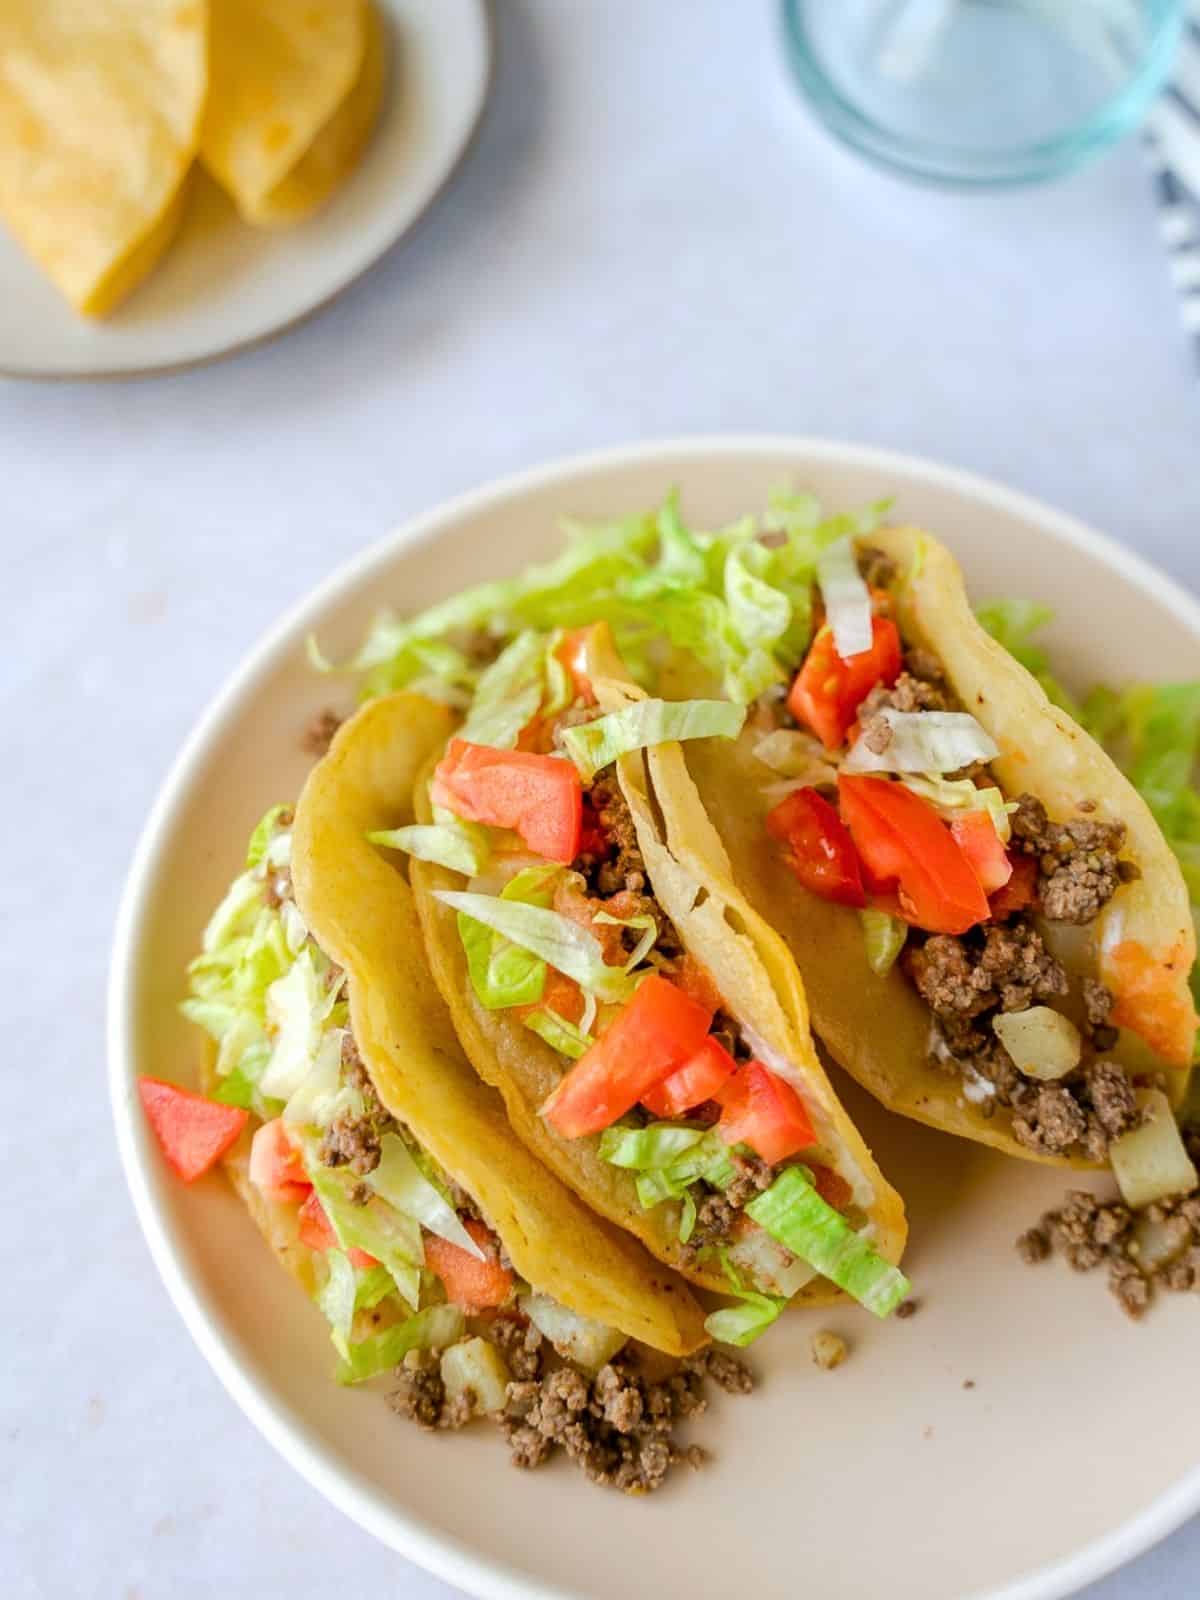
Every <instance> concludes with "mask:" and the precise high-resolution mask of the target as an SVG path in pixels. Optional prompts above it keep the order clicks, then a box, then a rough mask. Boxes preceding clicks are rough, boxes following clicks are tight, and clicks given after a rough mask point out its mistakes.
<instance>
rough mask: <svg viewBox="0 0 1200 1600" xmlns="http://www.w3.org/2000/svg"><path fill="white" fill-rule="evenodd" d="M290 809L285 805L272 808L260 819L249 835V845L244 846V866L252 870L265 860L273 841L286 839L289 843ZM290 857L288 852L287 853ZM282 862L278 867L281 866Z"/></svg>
mask: <svg viewBox="0 0 1200 1600" xmlns="http://www.w3.org/2000/svg"><path fill="white" fill-rule="evenodd" d="M291 815H292V808H291V807H290V806H286V805H278V806H272V807H271V809H270V810H269V811H268V812H267V813H266V815H265V816H263V817H261V818H260V819H259V821H258V823H257V824H256V826H255V829H254V832H253V833H252V834H251V835H250V843H249V844H248V845H247V846H246V866H247V867H248V868H250V869H251V870H253V869H254V868H255V867H257V866H258V865H259V863H260V862H262V861H265V860H266V859H267V854H268V851H269V850H270V848H271V845H272V843H273V842H274V841H276V840H278V839H280V838H284V837H286V838H287V839H288V840H289V842H290V839H291V833H290V831H288V830H289V828H290V822H291ZM289 855H290V852H289ZM284 864H285V863H284V862H279V863H278V865H280V866H283V865H284Z"/></svg>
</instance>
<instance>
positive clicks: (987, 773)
mask: <svg viewBox="0 0 1200 1600" xmlns="http://www.w3.org/2000/svg"><path fill="white" fill-rule="evenodd" d="M817 577H818V580H819V583H820V587H821V591H822V594H823V597H824V604H825V610H826V618H825V621H824V623H823V625H822V626H820V627H819V628H818V629H817V631H816V632H815V634H814V635H813V636H812V638H811V641H810V642H809V643H808V646H807V649H806V651H805V653H804V656H803V660H802V661H801V662H800V665H799V670H798V672H796V675H795V677H794V679H793V681H792V683H791V686H790V689H786V690H785V689H784V688H783V687H782V686H781V687H780V688H778V689H772V690H771V691H769V692H768V694H767V695H766V696H764V697H763V698H762V699H761V700H759V701H758V702H757V704H756V706H755V707H754V709H753V710H752V712H751V715H750V717H749V719H748V722H747V727H746V729H745V731H744V732H743V734H742V736H741V738H740V739H739V740H738V741H737V742H736V743H728V742H727V743H721V744H718V743H717V742H715V741H709V742H707V743H704V744H698V745H694V746H689V747H688V765H689V770H690V772H691V775H692V777H693V778H694V780H695V782H696V784H697V786H698V789H699V792H700V794H701V796H702V797H703V799H704V802H705V805H706V808H707V811H708V814H709V815H710V816H711V817H712V818H713V819H714V821H715V822H716V823H717V825H718V827H719V830H720V833H721V837H722V841H723V845H724V849H725V852H726V853H727V854H726V860H727V862H729V863H731V864H732V865H731V867H730V869H729V870H731V871H732V874H733V876H734V877H735V879H736V881H737V883H738V884H739V886H740V887H741V888H742V890H743V891H744V893H745V894H746V896H747V898H748V899H749V900H750V901H751V902H752V903H753V904H754V905H755V906H756V908H757V909H758V910H759V911H760V912H761V913H762V914H763V915H764V916H765V917H766V918H767V920H768V921H769V922H770V923H771V925H772V926H773V927H774V928H775V929H776V930H778V932H779V933H780V934H782V935H783V937H784V938H785V939H786V941H787V943H788V945H789V947H790V948H791V950H792V952H793V953H794V955H795V957H796V961H797V963H798V965H799V968H800V971H801V973H802V975H803V978H804V983H805V988H806V991H807V993H808V997H809V1002H810V1004H811V1007H812V1015H813V1022H814V1027H815V1029H816V1031H817V1033H818V1035H819V1036H820V1038H821V1040H822V1041H823V1043H824V1044H825V1045H826V1046H828V1048H829V1050H830V1051H831V1053H832V1054H833V1056H834V1057H835V1058H836V1060H837V1061H838V1062H839V1063H840V1064H841V1065H842V1066H843V1067H845V1068H846V1070H847V1071H848V1072H850V1073H851V1074H852V1075H853V1076H854V1077H855V1078H856V1079H857V1080H858V1081H859V1082H860V1083H861V1084H862V1085H863V1086H864V1087H865V1088H867V1089H868V1090H870V1091H871V1093H872V1094H874V1095H875V1096H876V1097H877V1098H878V1099H879V1100H881V1101H882V1102H883V1104H884V1105H886V1106H888V1107H889V1108H891V1109H892V1110H894V1111H899V1112H902V1113H903V1114H904V1115H906V1116H910V1117H914V1118H916V1119H917V1120H919V1121H921V1122H925V1123H927V1124H929V1125H930V1126H932V1127H935V1128H942V1129H946V1130H948V1131H950V1132H953V1133H957V1134H961V1135H963V1136H965V1137H967V1138H971V1139H975V1140H978V1141H980V1142H981V1143H984V1144H988V1145H991V1146H993V1147H995V1148H997V1149H1000V1150H1004V1151H1007V1152H1008V1153H1010V1154H1013V1155H1019V1156H1024V1157H1028V1158H1032V1159H1035V1160H1042V1161H1050V1162H1055V1163H1060V1164H1070V1165H1095V1164H1103V1163H1107V1162H1108V1161H1109V1160H1110V1159H1111V1160H1114V1164H1115V1165H1118V1166H1119V1165H1120V1151H1121V1149H1122V1148H1123V1147H1122V1144H1121V1141H1122V1140H1123V1139H1126V1138H1133V1137H1135V1136H1137V1131H1138V1130H1139V1129H1142V1128H1143V1127H1144V1124H1145V1122H1146V1120H1147V1115H1148V1113H1153V1112H1154V1111H1155V1109H1156V1108H1157V1109H1158V1110H1159V1111H1165V1109H1166V1106H1165V1102H1164V1100H1163V1095H1164V1094H1165V1097H1166V1102H1169V1103H1170V1105H1171V1106H1177V1105H1178V1104H1179V1103H1180V1102H1181V1100H1182V1099H1183V1096H1184V1093H1185V1089H1186V1086H1187V1080H1188V1074H1189V1069H1190V1066H1191V1062H1192V1056H1193V1050H1194V1046H1195V1037H1196V1013H1195V1009H1194V1006H1193V1002H1192V996H1191V993H1190V991H1189V985H1188V978H1189V973H1190V971H1191V969H1192V966H1193V962H1194V960H1195V954H1196V945H1195V936H1194V930H1193V923H1192V917H1191V913H1190V910H1189V902H1188V893H1187V889H1186V886H1185V882H1184V879H1183V876H1182V874H1181V871H1180V867H1179V864H1178V862H1177V860H1176V858H1175V856H1174V855H1173V854H1172V851H1171V849H1170V848H1169V846H1168V844H1167V842H1166V840H1165V839H1164V836H1163V833H1162V831H1161V829H1160V827H1159V825H1158V823H1157V822H1156V821H1155V818H1154V816H1153V815H1152V814H1151V812H1150V809H1149V807H1148V806H1147V804H1146V802H1145V800H1143V799H1142V797H1141V796H1140V795H1139V793H1138V792H1137V791H1136V790H1135V789H1134V788H1133V786H1132V785H1131V783H1130V782H1129V781H1128V780H1127V779H1126V778H1125V777H1124V776H1123V775H1122V773H1121V772H1120V771H1119V770H1118V768H1117V767H1116V766H1115V765H1114V763H1113V761H1112V760H1111V759H1110V758H1109V756H1108V755H1107V754H1106V753H1105V751H1104V750H1103V749H1101V747H1100V746H1099V745H1098V744H1097V743H1096V742H1095V740H1094V739H1093V738H1091V737H1090V736H1089V735H1088V734H1087V733H1086V732H1084V730H1083V729H1082V728H1081V727H1080V726H1079V725H1078V723H1077V722H1076V721H1074V720H1073V719H1072V718H1071V717H1070V716H1069V715H1068V714H1067V713H1066V712H1065V711H1063V710H1062V709H1060V708H1059V706H1057V705H1055V704H1053V703H1052V702H1051V701H1050V699H1049V698H1048V697H1047V694H1046V692H1045V689H1044V688H1043V686H1042V683H1040V682H1039V681H1038V680H1037V678H1035V677H1034V675H1033V674H1032V673H1031V672H1030V671H1028V670H1027V669H1026V668H1025V667H1024V666H1022V665H1021V664H1020V663H1019V662H1018V661H1017V660H1015V659H1014V657H1013V656H1012V655H1010V654H1009V652H1008V651H1007V650H1005V649H1004V648H1002V646H1001V645H1000V644H999V643H997V641H996V640H995V639H993V638H992V637H990V636H989V634H988V633H987V632H985V630H984V628H983V627H982V626H981V625H980V623H979V621H978V620H977V619H976V617H975V615H974V614H973V612H972V610H971V607H970V604H969V602H968V599H967V594H966V590H965V587H964V584H963V578H962V574H961V572H960V570H959V567H958V565H957V563H956V562H955V560H954V558H953V556H952V555H951V554H950V552H949V551H948V550H946V549H945V547H944V546H942V545H941V544H939V543H938V542H937V540H936V539H934V538H932V537H931V536H930V535H928V534H926V533H923V532H920V531H918V530H917V529H915V528H907V527H900V528H887V529H881V530H878V531H875V532H872V533H870V534H869V535H864V536H862V537H859V538H858V539H857V541H855V542H851V541H850V540H848V539H842V540H841V541H840V542H838V543H837V544H835V545H830V546H829V547H828V548H827V549H826V551H825V552H824V554H823V555H822V557H821V560H820V562H819V563H818V571H817ZM789 868H790V870H789ZM1169 1122H1170V1118H1169V1117H1164V1118H1163V1125H1164V1127H1166V1126H1167V1124H1168V1123H1169ZM1114 1151H1116V1152H1117V1153H1118V1154H1117V1156H1116V1157H1115V1158H1114V1155H1113V1152H1114Z"/></svg>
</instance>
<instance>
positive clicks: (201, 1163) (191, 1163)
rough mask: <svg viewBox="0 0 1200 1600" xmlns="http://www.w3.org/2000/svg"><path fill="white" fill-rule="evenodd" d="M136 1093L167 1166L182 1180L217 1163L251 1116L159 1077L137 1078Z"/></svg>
mask: <svg viewBox="0 0 1200 1600" xmlns="http://www.w3.org/2000/svg"><path fill="white" fill-rule="evenodd" d="M138 1094H139V1095H140V1096H141V1101H142V1108H143V1110H144V1111H145V1113H146V1116H147V1118H148V1119H149V1122H150V1126H151V1127H152V1128H153V1129H154V1132H155V1136H156V1137H157V1139H158V1143H159V1147H160V1148H161V1150H162V1153H163V1155H164V1156H165V1157H166V1159H167V1164H168V1166H170V1168H171V1169H172V1171H173V1172H175V1173H176V1174H177V1175H178V1176H179V1177H181V1178H182V1179H183V1181H184V1182H185V1183H191V1182H192V1180H193V1179H194V1178H198V1177H200V1175H201V1174H202V1173H205V1172H207V1171H208V1170H209V1168H210V1167H213V1166H215V1165H216V1163H217V1162H218V1161H219V1160H220V1159H221V1157H222V1156H223V1155H224V1154H225V1152H226V1150H228V1149H229V1147H230V1146H231V1145H232V1144H234V1143H235V1142H236V1140H237V1138H238V1135H239V1134H240V1133H241V1131H242V1129H243V1128H244V1127H245V1126H246V1122H247V1120H248V1118H249V1115H250V1114H249V1112H248V1111H244V1110H243V1109H242V1108H241V1106H223V1105H220V1104H219V1103H218V1102H217V1101H216V1100H206V1099H205V1098H204V1096H203V1095H202V1094H192V1093H191V1091H190V1090H188V1089H181V1088H180V1087H179V1086H178V1084H174V1083H164V1082H163V1080H162V1079H161V1078H139V1079H138Z"/></svg>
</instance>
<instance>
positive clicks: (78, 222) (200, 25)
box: [0, 0, 208, 317]
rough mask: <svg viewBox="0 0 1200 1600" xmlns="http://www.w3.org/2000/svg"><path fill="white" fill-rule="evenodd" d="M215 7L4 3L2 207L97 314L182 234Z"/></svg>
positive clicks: (120, 1) (71, 0) (45, 266)
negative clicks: (211, 11)
mask: <svg viewBox="0 0 1200 1600" xmlns="http://www.w3.org/2000/svg"><path fill="white" fill-rule="evenodd" d="M207 15H208V14H207V7H206V5H205V4H202V3H200V0H192V3H185V0H89V3H88V4H86V5H82V4H80V3H79V0H4V4H3V5H0V215H2V216H3V218H4V220H5V222H6V223H7V224H8V226H9V227H10V228H11V229H12V232H13V233H14V234H15V235H16V237H17V239H18V240H19V241H20V242H21V244H22V245H23V246H24V248H25V249H26V250H27V251H28V252H29V254H30V256H32V258H33V259H34V261H36V262H37V264H38V266H39V267H40V268H41V269H42V271H43V272H45V273H46V275H47V276H48V277H49V278H50V280H51V281H52V282H53V283H54V285H55V287H56V288H57V289H58V290H59V291H60V292H61V293H62V294H63V295H65V297H66V298H67V300H69V301H70V303H71V305H73V306H74V307H75V309H76V310H77V311H80V312H82V313H84V315H86V316H95V317H98V316H103V315H104V314H106V313H107V312H109V311H111V310H112V309H113V308H114V307H115V306H116V305H117V304H118V302H119V301H120V300H122V299H123V298H124V297H125V296H126V295H127V294H129V292H130V291H131V290H132V289H133V288H135V287H136V285H137V284H138V283H140V282H141V280H142V279H143V278H144V277H145V276H146V275H147V273H149V272H150V270H151V269H152V268H153V267H154V265H155V263H156V262H157V261H158V259H159V257H160V256H161V255H162V253H163V251H164V250H165V249H166V248H167V246H168V244H170V242H171V240H172V238H173V237H174V235H175V232H176V229H177V228H178V225H179V221H180V218H181V216H182V214H183V209H184V197H185V184H186V178H187V173H188V168H189V167H190V166H191V163H192V160H193V157H194V156H195V153H196V148H197V144H198V141H199V134H200V119H201V114H202V111H203V107H204V98H205V93H206V90H207V86H208V51H207Z"/></svg>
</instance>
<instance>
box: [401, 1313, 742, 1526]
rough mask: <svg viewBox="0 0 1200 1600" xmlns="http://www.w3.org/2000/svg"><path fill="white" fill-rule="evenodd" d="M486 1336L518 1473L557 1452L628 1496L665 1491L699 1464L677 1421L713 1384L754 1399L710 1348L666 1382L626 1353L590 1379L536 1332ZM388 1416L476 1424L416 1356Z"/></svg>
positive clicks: (732, 1366) (509, 1322)
mask: <svg viewBox="0 0 1200 1600" xmlns="http://www.w3.org/2000/svg"><path fill="white" fill-rule="evenodd" d="M487 1337H488V1338H489V1339H490V1340H491V1342H492V1343H493V1344H494V1345H495V1346H496V1347H497V1349H498V1350H499V1351H500V1353H501V1354H502V1355H503V1356H504V1359H505V1361H506V1363H507V1364H508V1367H509V1370H510V1371H511V1372H512V1374H513V1379H512V1382H511V1383H510V1384H509V1385H508V1403H507V1405H506V1406H505V1409H504V1411H503V1412H502V1413H501V1414H500V1415H499V1416H498V1417H497V1418H496V1421H497V1422H498V1423H499V1426H500V1429H501V1431H502V1433H503V1434H504V1437H505V1439H506V1440H507V1442H508V1446H509V1450H510V1452H511V1455H512V1461H513V1465H514V1466H517V1467H521V1468H525V1469H529V1468H532V1467H538V1466H541V1464H542V1463H543V1462H544V1461H546V1460H548V1459H549V1458H550V1457H551V1456H552V1455H554V1454H555V1452H556V1451H559V1450H561V1451H562V1452H563V1454H565V1455H566V1457H567V1459H568V1460H570V1461H573V1462H574V1463H575V1465H576V1466H578V1467H579V1468H580V1469H581V1470H582V1471H583V1472H584V1473H585V1474H586V1476H587V1477H588V1478H590V1479H591V1481H592V1482H593V1483H598V1484H601V1485H603V1486H605V1487H608V1488H614V1489H620V1490H621V1491H622V1492H623V1493H625V1494H648V1493H650V1492H651V1491H652V1490H654V1489H657V1488H659V1487H660V1486H661V1485H662V1483H663V1481H664V1480H665V1479H666V1476H667V1474H668V1472H669V1471H670V1469H671V1467H672V1466H674V1465H677V1464H679V1463H684V1464H686V1465H688V1466H690V1467H698V1466H701V1465H702V1464H703V1462H704V1460H705V1453H704V1451H703V1450H701V1449H700V1448H699V1447H698V1446H697V1445H690V1446H686V1447H681V1446H680V1445H678V1444H677V1442H676V1440H675V1431H676V1428H677V1426H678V1424H679V1423H680V1422H684V1421H687V1420H689V1419H691V1418H693V1417H698V1416H700V1415H701V1414H702V1413H703V1412H704V1411H705V1410H706V1409H707V1405H708V1401H707V1399H706V1397H705V1393H704V1391H705V1387H706V1383H707V1382H708V1381H711V1382H713V1383H715V1384H716V1385H717V1386H718V1387H719V1388H721V1389H724V1390H726V1392H728V1393H730V1394H748V1393H749V1392H750V1390H751V1389H752V1388H753V1387H754V1380H753V1379H752V1377H751V1376H750V1373H749V1372H748V1371H747V1369H746V1368H745V1367H744V1366H743V1365H742V1363H741V1362H740V1361H738V1360H736V1359H735V1358H734V1357H733V1356H729V1355H726V1354H724V1353H722V1352H720V1351H715V1350H705V1351H702V1352H701V1353H700V1354H699V1355H696V1356H691V1357H689V1358H688V1359H687V1360H685V1361H683V1362H680V1363H679V1364H678V1365H677V1366H676V1367H675V1368H674V1369H673V1370H671V1371H670V1372H668V1373H667V1374H666V1375H665V1376H658V1377H653V1378H652V1377H650V1376H649V1375H648V1374H647V1373H646V1372H645V1371H643V1370H642V1369H641V1366H640V1363H639V1361H638V1358H637V1355H636V1354H635V1353H632V1352H629V1353H627V1352H625V1351H622V1352H621V1354H620V1355H618V1356H616V1357H615V1358H614V1359H613V1360H612V1361H610V1362H608V1363H607V1365H605V1366H603V1367H601V1369H600V1371H599V1372H598V1373H597V1374H596V1375H595V1377H594V1378H588V1377H586V1376H585V1375H584V1374H583V1373H581V1372H579V1371H577V1370H576V1369H575V1368H574V1367H570V1366H566V1365H563V1364H561V1363H558V1362H557V1360H556V1358H555V1357H554V1355H553V1353H552V1352H551V1350H550V1347H549V1346H548V1345H547V1343H546V1341H545V1340H544V1339H543V1338H542V1335H541V1334H540V1333H539V1332H538V1330H537V1329H536V1328H535V1327H533V1325H532V1324H527V1323H525V1322H524V1321H523V1320H521V1319H519V1318H516V1317H510V1316H501V1317H497V1318H496V1319H495V1320H494V1321H493V1322H492V1323H491V1325H490V1327H489V1328H488V1332H487ZM388 1401H389V1404H390V1405H391V1407H392V1409H393V1410H394V1411H395V1412H397V1413H398V1414H399V1415H400V1416H404V1417H408V1418H409V1419H410V1420H411V1421H413V1422H416V1423H417V1424H419V1426H421V1427H423V1428H428V1429H449V1428H457V1427H461V1426H462V1425H463V1423H465V1422H467V1421H468V1420H469V1419H470V1416H471V1406H470V1403H469V1399H467V1398H466V1397H461V1396H460V1397H459V1398H458V1399H457V1400H456V1401H453V1402H448V1401H447V1397H446V1390H445V1385H444V1384H443V1383H442V1379H441V1372H440V1368H439V1361H438V1357H437V1356H436V1355H435V1354H433V1353H431V1352H418V1351H412V1352H410V1354H409V1355H408V1356H406V1357H405V1360H404V1364H403V1365H402V1366H400V1367H398V1368H397V1370H396V1388H395V1389H394V1390H393V1392H392V1393H391V1395H389V1397H388Z"/></svg>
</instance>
